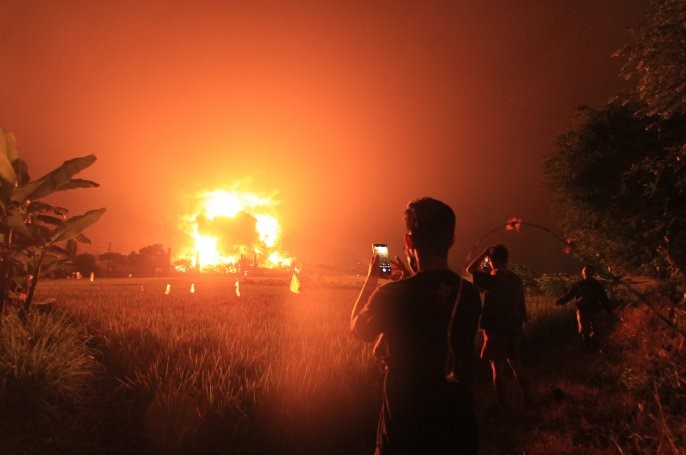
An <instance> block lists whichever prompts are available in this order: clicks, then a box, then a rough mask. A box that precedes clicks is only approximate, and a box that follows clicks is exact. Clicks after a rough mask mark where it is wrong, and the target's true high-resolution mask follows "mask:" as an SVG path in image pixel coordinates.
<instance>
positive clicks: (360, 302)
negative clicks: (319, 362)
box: [350, 255, 379, 341]
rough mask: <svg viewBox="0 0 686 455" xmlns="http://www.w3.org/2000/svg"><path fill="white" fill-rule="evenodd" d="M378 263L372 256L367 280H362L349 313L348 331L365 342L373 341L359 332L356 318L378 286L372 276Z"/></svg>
mask: <svg viewBox="0 0 686 455" xmlns="http://www.w3.org/2000/svg"><path fill="white" fill-rule="evenodd" d="M378 261H379V258H378V256H376V255H374V256H373V257H372V259H371V261H370V263H369V270H368V271H367V278H366V279H365V280H364V284H363V285H362V289H361V290H360V294H359V295H358V296H357V300H356V301H355V304H354V305H353V309H352V312H351V313H350V330H351V331H352V332H353V333H354V334H355V335H357V336H358V337H359V338H361V339H363V340H365V341H373V340H370V336H371V334H368V333H366V332H367V331H366V330H364V329H363V330H360V329H361V328H362V327H359V326H358V316H359V315H360V312H361V311H362V309H363V308H364V307H365V305H366V304H367V302H369V298H370V297H371V296H372V294H373V293H374V291H375V290H376V289H377V287H378V285H379V278H378V277H377V276H376V275H375V274H374V268H375V267H376V266H377V265H378ZM363 332H364V333H363Z"/></svg>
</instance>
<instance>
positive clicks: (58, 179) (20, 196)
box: [12, 155, 97, 202]
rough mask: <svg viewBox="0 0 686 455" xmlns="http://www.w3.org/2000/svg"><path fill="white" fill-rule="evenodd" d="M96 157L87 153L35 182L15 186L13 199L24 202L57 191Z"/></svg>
mask: <svg viewBox="0 0 686 455" xmlns="http://www.w3.org/2000/svg"><path fill="white" fill-rule="evenodd" d="M96 159H97V157H96V156H95V155H87V156H82V157H80V158H74V159H71V160H69V161H65V162H64V163H63V164H62V165H61V166H60V167H58V168H57V169H55V170H54V171H52V172H50V173H48V174H46V175H45V176H43V177H42V178H40V179H38V180H36V181H35V182H29V183H27V184H25V185H22V186H20V187H17V188H15V189H14V191H13V192H12V200H13V201H15V202H24V201H26V200H27V199H28V200H34V199H40V198H43V197H45V196H47V195H49V194H51V193H53V192H55V191H57V190H58V188H59V187H60V186H62V185H65V184H67V183H68V182H69V181H70V180H71V177H72V176H73V175H75V174H77V173H79V172H81V171H82V170H83V169H85V168H87V167H88V166H90V165H91V164H93V163H94V162H95V160H96ZM13 172H14V170H13Z"/></svg>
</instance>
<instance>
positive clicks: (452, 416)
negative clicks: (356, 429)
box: [355, 270, 481, 453]
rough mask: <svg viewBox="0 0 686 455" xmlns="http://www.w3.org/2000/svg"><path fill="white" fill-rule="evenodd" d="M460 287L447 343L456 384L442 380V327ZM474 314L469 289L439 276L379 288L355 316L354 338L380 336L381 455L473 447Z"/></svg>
mask: <svg viewBox="0 0 686 455" xmlns="http://www.w3.org/2000/svg"><path fill="white" fill-rule="evenodd" d="M460 282H462V284H461V286H462V290H461V299H460V301H459V303H458V306H457V314H456V316H455V320H454V326H453V336H452V339H453V349H454V351H455V352H454V353H455V360H456V375H457V377H458V378H459V379H460V380H461V381H462V383H460V384H455V383H449V382H448V381H447V380H446V360H447V359H448V351H449V350H448V330H447V329H448V324H449V321H450V316H451V312H452V308H453V305H454V303H455V300H456V297H457V294H458V292H460V290H459V289H460ZM480 309H481V304H480V298H479V293H478V291H477V290H476V288H475V287H474V285H472V284H471V283H469V282H468V281H465V280H462V279H461V278H460V277H459V276H458V275H456V274H455V273H454V272H451V271H449V270H440V271H431V272H420V273H418V274H416V275H415V276H413V277H411V278H408V279H405V280H401V281H398V282H394V283H388V284H386V285H385V286H382V287H380V288H379V289H378V290H377V291H376V292H375V293H374V294H373V295H372V297H371V298H370V300H369V303H368V304H367V305H366V306H365V307H364V309H363V310H362V311H361V312H360V314H359V316H358V318H357V321H356V324H355V330H356V331H357V332H358V334H359V335H360V336H361V337H363V338H365V339H369V338H370V337H372V336H375V334H377V333H383V336H384V343H385V349H386V363H387V365H388V369H387V371H386V378H385V384H384V406H383V410H382V416H381V421H380V423H379V425H380V427H379V429H380V433H379V437H380V438H381V439H380V440H379V441H378V442H377V444H378V445H379V447H382V448H383V453H405V452H402V450H405V451H408V452H407V453H444V452H443V451H442V450H443V448H444V446H441V447H440V450H439V448H438V447H436V448H435V449H432V448H431V447H430V445H431V444H434V443H436V441H442V442H441V443H440V444H445V445H446V446H445V448H451V449H453V450H454V449H455V448H456V447H457V444H458V441H459V439H460V438H461V439H462V440H463V441H471V443H473V444H476V439H475V435H476V431H477V430H476V422H475V421H474V420H473V414H472V410H471V397H470V392H469V382H470V381H471V378H472V374H473V372H472V369H473V362H474V358H473V357H474V337H475V334H476V330H477V327H478V321H479V313H480ZM447 435H449V437H447ZM468 445H469V444H468ZM399 450H400V451H401V452H398V451H399ZM470 450H471V449H470Z"/></svg>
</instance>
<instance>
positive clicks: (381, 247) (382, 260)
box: [372, 243, 391, 276]
mask: <svg viewBox="0 0 686 455" xmlns="http://www.w3.org/2000/svg"><path fill="white" fill-rule="evenodd" d="M372 251H373V252H374V254H376V255H377V256H378V257H379V268H378V269H377V273H378V274H379V276H388V275H390V274H391V261H390V259H389V258H388V245H386V244H385V243H375V244H374V245H372Z"/></svg>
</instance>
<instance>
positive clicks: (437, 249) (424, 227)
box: [403, 197, 455, 255]
mask: <svg viewBox="0 0 686 455" xmlns="http://www.w3.org/2000/svg"><path fill="white" fill-rule="evenodd" d="M403 218H404V221H405V228H406V229H407V231H408V232H409V233H410V234H411V235H412V243H413V244H414V247H415V248H417V249H419V250H427V251H429V252H431V253H433V254H437V255H441V254H446V253H447V252H448V250H449V249H450V247H451V246H452V244H453V240H454V237H455V212H453V209H451V208H450V206H449V205H447V204H445V203H443V202H441V201H439V200H436V199H432V198H430V197H423V198H420V199H415V200H413V201H411V202H410V203H408V204H407V208H406V209H405V214H404V217H403Z"/></svg>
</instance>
